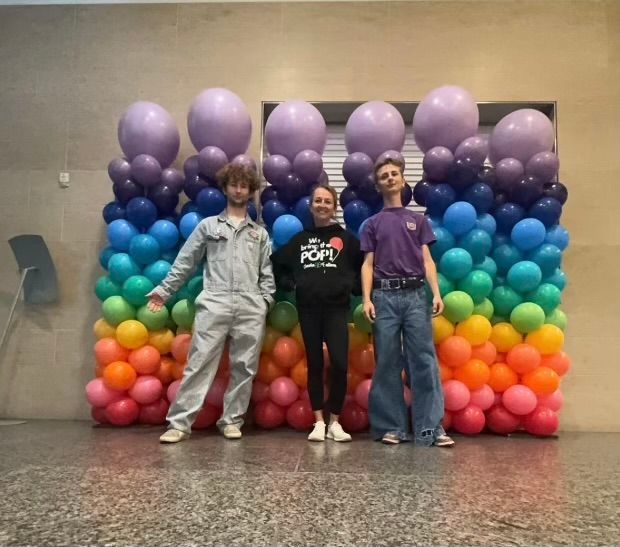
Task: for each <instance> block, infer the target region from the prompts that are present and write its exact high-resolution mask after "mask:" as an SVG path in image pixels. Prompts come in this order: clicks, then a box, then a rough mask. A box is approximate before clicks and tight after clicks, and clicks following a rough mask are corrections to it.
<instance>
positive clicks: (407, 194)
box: [400, 183, 413, 207]
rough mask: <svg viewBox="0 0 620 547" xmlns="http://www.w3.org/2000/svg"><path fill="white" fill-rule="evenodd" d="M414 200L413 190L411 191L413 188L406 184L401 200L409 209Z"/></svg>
mask: <svg viewBox="0 0 620 547" xmlns="http://www.w3.org/2000/svg"><path fill="white" fill-rule="evenodd" d="M412 198H413V190H412V189H411V186H409V185H408V184H407V183H405V187H404V188H403V189H402V192H401V193H400V199H401V201H402V203H403V207H407V205H409V204H410V203H411V199H412Z"/></svg>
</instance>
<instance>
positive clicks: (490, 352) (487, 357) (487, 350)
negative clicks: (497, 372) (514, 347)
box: [471, 341, 497, 366]
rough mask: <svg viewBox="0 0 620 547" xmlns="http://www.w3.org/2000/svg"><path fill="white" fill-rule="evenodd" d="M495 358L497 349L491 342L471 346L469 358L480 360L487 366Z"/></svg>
mask: <svg viewBox="0 0 620 547" xmlns="http://www.w3.org/2000/svg"><path fill="white" fill-rule="evenodd" d="M496 357H497V348H496V347H495V346H494V345H493V344H491V342H488V341H487V342H485V343H484V344H481V345H479V346H472V348H471V358H472V359H480V360H481V361H484V362H485V363H486V364H487V365H489V366H491V365H492V364H493V363H494V362H495V358H496Z"/></svg>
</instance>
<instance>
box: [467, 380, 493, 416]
mask: <svg viewBox="0 0 620 547" xmlns="http://www.w3.org/2000/svg"><path fill="white" fill-rule="evenodd" d="M469 402H470V404H472V405H476V406H477V407H479V408H480V409H482V410H488V409H489V408H491V407H492V406H493V403H494V402H495V393H494V392H493V390H492V389H491V387H490V386H488V385H487V384H484V385H483V386H482V387H481V388H479V389H476V390H474V391H472V392H471V398H470V400H469Z"/></svg>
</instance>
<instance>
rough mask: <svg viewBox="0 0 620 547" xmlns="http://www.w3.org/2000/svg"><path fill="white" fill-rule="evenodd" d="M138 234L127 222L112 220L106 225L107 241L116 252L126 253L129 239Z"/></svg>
mask: <svg viewBox="0 0 620 547" xmlns="http://www.w3.org/2000/svg"><path fill="white" fill-rule="evenodd" d="M138 234H139V232H138V230H137V228H136V227H135V226H134V225H133V224H131V222H128V221H127V220H123V219H118V220H113V221H112V222H111V223H110V224H108V240H109V241H110V244H111V245H112V247H114V248H115V249H116V250H117V251H128V250H129V244H130V243H131V239H132V238H133V237H134V236H137V235H138Z"/></svg>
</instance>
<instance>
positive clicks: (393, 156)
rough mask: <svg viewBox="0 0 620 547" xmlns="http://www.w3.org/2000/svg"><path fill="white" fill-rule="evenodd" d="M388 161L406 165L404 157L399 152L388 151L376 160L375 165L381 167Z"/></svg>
mask: <svg viewBox="0 0 620 547" xmlns="http://www.w3.org/2000/svg"><path fill="white" fill-rule="evenodd" d="M386 160H392V161H396V162H398V163H401V164H402V165H403V166H404V165H405V158H404V156H403V155H402V154H401V153H400V152H398V151H397V150H386V151H385V152H383V153H382V154H379V157H378V158H377V159H376V160H375V165H379V164H380V163H382V162H384V161H386Z"/></svg>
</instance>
